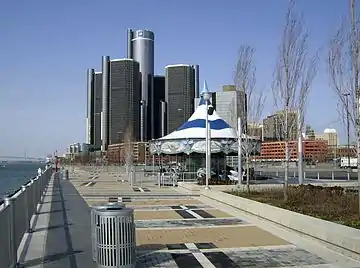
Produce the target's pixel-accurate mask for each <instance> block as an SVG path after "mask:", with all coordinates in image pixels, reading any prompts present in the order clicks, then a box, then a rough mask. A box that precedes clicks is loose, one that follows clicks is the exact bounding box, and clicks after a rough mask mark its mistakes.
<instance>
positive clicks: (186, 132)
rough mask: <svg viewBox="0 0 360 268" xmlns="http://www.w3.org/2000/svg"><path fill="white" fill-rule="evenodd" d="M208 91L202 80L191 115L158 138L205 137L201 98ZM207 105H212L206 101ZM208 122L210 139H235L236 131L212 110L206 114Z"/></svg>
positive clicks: (204, 104) (202, 100)
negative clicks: (173, 129)
mask: <svg viewBox="0 0 360 268" xmlns="http://www.w3.org/2000/svg"><path fill="white" fill-rule="evenodd" d="M205 92H207V93H208V92H209V91H208V88H207V84H206V81H205V82H204V86H203V91H202V94H201V98H200V102H199V106H198V107H197V108H196V110H195V112H194V113H193V114H192V116H191V117H190V118H189V119H188V120H187V121H186V122H185V123H184V124H183V125H181V126H180V127H179V128H178V129H177V130H175V131H173V132H172V133H170V134H168V135H167V136H164V137H162V138H160V139H159V140H178V139H205V137H206V126H205V122H206V114H207V111H206V103H205V100H204V99H203V93H205ZM208 105H209V106H212V104H211V102H210V101H208ZM208 120H209V123H210V128H211V131H210V133H211V134H210V137H211V138H212V139H236V138H237V134H236V131H235V130H234V129H233V128H232V127H230V126H229V124H228V123H226V122H225V120H223V119H222V118H221V117H219V115H218V114H217V113H216V111H215V110H214V113H213V114H212V115H208Z"/></svg>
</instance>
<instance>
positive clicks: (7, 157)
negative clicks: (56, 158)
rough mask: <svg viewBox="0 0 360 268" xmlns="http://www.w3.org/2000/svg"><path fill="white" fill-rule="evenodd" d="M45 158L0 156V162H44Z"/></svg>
mask: <svg viewBox="0 0 360 268" xmlns="http://www.w3.org/2000/svg"><path fill="white" fill-rule="evenodd" d="M45 160H46V158H45V157H29V156H26V157H24V156H0V161H45Z"/></svg>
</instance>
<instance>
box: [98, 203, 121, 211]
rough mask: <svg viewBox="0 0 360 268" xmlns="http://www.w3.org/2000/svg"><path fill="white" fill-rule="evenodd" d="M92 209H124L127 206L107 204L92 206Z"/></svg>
mask: <svg viewBox="0 0 360 268" xmlns="http://www.w3.org/2000/svg"><path fill="white" fill-rule="evenodd" d="M91 208H92V209H96V210H100V209H122V208H125V204H124V203H107V204H103V205H97V206H92V207H91Z"/></svg>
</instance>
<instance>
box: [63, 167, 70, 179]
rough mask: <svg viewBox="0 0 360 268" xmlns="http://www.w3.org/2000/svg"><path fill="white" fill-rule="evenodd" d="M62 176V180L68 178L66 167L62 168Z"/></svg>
mask: <svg viewBox="0 0 360 268" xmlns="http://www.w3.org/2000/svg"><path fill="white" fill-rule="evenodd" d="M62 178H63V180H69V170H68V169H63V171H62Z"/></svg>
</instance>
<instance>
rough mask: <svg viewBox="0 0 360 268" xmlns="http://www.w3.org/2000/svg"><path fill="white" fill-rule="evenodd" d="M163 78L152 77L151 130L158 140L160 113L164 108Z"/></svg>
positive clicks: (159, 135)
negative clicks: (152, 106) (152, 109)
mask: <svg viewBox="0 0 360 268" xmlns="http://www.w3.org/2000/svg"><path fill="white" fill-rule="evenodd" d="M164 102H165V76H162V75H155V76H154V118H156V120H154V122H153V125H152V128H154V138H155V139H158V138H160V137H162V131H161V129H162V125H161V123H162V120H161V118H162V113H163V112H164V111H163V109H164V108H165V107H164V106H163V105H164Z"/></svg>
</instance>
